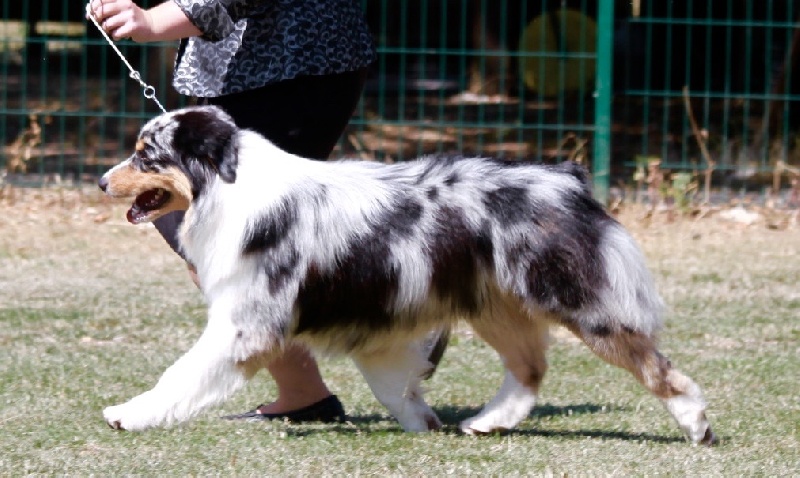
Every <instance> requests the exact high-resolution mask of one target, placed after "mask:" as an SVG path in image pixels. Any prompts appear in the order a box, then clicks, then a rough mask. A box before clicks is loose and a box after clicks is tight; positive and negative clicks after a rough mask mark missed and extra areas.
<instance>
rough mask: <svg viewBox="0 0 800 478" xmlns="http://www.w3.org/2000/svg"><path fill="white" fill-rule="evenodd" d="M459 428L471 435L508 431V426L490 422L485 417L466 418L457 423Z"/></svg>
mask: <svg viewBox="0 0 800 478" xmlns="http://www.w3.org/2000/svg"><path fill="white" fill-rule="evenodd" d="M459 428H460V429H461V431H462V432H464V433H465V434H467V435H472V436H483V435H492V434H494V433H503V432H505V431H508V428H506V427H503V426H499V425H497V424H493V423H490V421H489V420H487V419H486V418H485V417H472V418H468V419H466V420H464V421H462V422H461V423H460V424H459Z"/></svg>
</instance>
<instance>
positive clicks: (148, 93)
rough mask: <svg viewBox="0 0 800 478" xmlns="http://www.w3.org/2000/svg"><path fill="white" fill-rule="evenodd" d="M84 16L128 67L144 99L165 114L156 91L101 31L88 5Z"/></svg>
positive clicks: (103, 31)
mask: <svg viewBox="0 0 800 478" xmlns="http://www.w3.org/2000/svg"><path fill="white" fill-rule="evenodd" d="M86 16H87V17H89V20H91V21H92V23H94V26H96V27H97V29H98V30H100V33H102V34H103V37H104V38H105V39H106V41H107V42H108V44H109V45H111V48H113V49H114V51H115V52H117V55H118V56H119V59H120V60H122V62H123V63H125V66H127V67H128V70H130V72H131V73H130V77H131V78H133V79H134V80H136V81H138V82H139V84H140V85H141V86H142V90H143V91H142V94H143V95H144V97H145V98H147V99H148V100H153V101H154V102H155V104H157V105H158V107H159V109H161V111H162V112H164V113H166V112H167V110H166V109H165V108H164V106H162V105H161V102H160V101H158V98H156V89H155V88H154V87H153V86H152V85H148V84H147V83H145V81H144V80H142V75H141V73H139V72H138V71H136V70H135V69H134V68H133V66H131V64H130V63H129V62H128V59H127V58H125V55H123V54H122V52H121V51H119V48H117V45H115V44H114V41H113V40H112V39H111V37H109V36H108V33H106V31H105V30H103V27H101V26H100V23H99V22H98V21H97V18H95V16H94V13H92V9H91V4H90V3H87V4H86Z"/></svg>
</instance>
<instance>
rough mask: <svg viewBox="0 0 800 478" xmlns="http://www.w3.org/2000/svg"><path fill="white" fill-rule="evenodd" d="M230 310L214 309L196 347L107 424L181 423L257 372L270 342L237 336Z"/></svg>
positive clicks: (111, 412) (227, 306)
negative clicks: (150, 388)
mask: <svg viewBox="0 0 800 478" xmlns="http://www.w3.org/2000/svg"><path fill="white" fill-rule="evenodd" d="M226 302H228V301H226ZM231 305H232V304H231V303H216V304H213V305H212V306H211V307H210V308H209V321H208V325H207V327H206V329H205V331H204V332H203V334H202V335H201V337H200V339H199V340H198V341H197V343H196V344H195V345H194V346H193V347H192V348H191V349H190V350H189V351H188V352H187V353H186V354H185V355H184V356H183V357H181V358H180V359H178V361H177V362H175V363H174V364H173V365H172V366H171V367H169V368H168V369H167V370H166V371H165V372H164V374H163V375H162V377H161V379H160V380H159V381H158V383H157V384H156V386H155V387H153V389H152V390H150V391H148V392H145V393H143V394H141V395H139V396H137V397H134V398H133V399H131V400H130V401H128V402H126V403H123V404H122V405H117V406H113V407H108V408H106V409H105V410H104V411H103V416H104V417H105V419H106V422H107V423H108V424H109V425H110V426H111V427H113V428H117V429H123V430H132V431H134V430H137V431H138V430H145V429H147V428H152V427H157V426H166V425H171V424H174V423H180V422H183V421H185V420H188V419H189V418H191V417H193V416H194V415H196V414H197V413H198V412H200V411H201V410H202V409H204V408H206V407H209V406H211V405H214V404H217V403H220V402H221V401H223V400H224V399H225V398H227V397H228V396H230V395H231V394H232V393H234V392H235V391H236V390H238V389H239V388H241V387H242V385H244V384H245V382H246V381H247V380H248V379H249V378H250V377H252V376H253V375H254V374H255V372H257V371H258V369H259V368H260V367H261V364H262V363H263V360H261V359H262V358H263V354H264V351H265V350H267V349H268V348H269V347H268V344H269V340H266V339H267V338H266V337H261V338H259V340H254V337H252V336H249V335H252V334H248V333H245V332H244V331H242V330H239V329H238V328H237V327H236V326H235V325H234V322H233V321H232V320H231V319H232V317H231V311H232V310H235V309H234V308H232V307H231ZM256 344H258V345H256Z"/></svg>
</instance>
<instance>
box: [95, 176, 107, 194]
mask: <svg viewBox="0 0 800 478" xmlns="http://www.w3.org/2000/svg"><path fill="white" fill-rule="evenodd" d="M97 185H98V186H100V189H102V190H103V192H105V190H106V188H107V187H108V179H106V177H105V176H103V177H101V178H100V180H99V181H97Z"/></svg>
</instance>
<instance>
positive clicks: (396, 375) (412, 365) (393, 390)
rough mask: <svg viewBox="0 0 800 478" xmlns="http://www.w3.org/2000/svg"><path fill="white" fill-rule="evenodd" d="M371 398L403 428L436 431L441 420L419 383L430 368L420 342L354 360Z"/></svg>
mask: <svg viewBox="0 0 800 478" xmlns="http://www.w3.org/2000/svg"><path fill="white" fill-rule="evenodd" d="M355 363H356V366H357V367H358V369H359V370H360V371H361V374H362V375H363V376H364V379H365V380H366V381H367V384H368V385H369V387H370V389H371V390H372V393H373V394H374V395H375V398H377V399H378V401H379V402H381V404H383V406H384V407H386V408H387V409H388V410H389V412H390V413H391V414H392V415H393V416H394V417H395V418H396V419H397V421H398V422H399V423H400V425H401V426H402V427H403V429H404V430H405V431H408V432H425V431H429V430H438V429H439V428H441V427H442V422H441V421H440V420H439V417H437V416H436V412H434V411H433V409H431V407H430V406H429V405H428V404H427V403H425V400H424V399H423V397H422V389H421V388H420V382H421V380H422V377H423V375H424V373H425V372H426V371H427V370H428V369H429V368H430V364H429V363H428V361H427V359H426V357H425V354H423V353H422V348H421V347H420V344H413V345H410V346H408V347H407V348H405V349H400V350H395V351H394V352H389V353H385V354H381V355H380V356H377V357H376V356H366V357H359V358H357V359H355Z"/></svg>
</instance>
